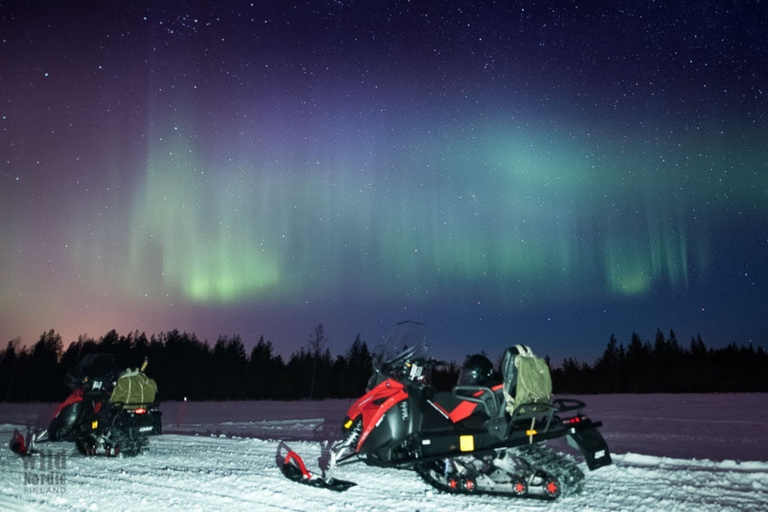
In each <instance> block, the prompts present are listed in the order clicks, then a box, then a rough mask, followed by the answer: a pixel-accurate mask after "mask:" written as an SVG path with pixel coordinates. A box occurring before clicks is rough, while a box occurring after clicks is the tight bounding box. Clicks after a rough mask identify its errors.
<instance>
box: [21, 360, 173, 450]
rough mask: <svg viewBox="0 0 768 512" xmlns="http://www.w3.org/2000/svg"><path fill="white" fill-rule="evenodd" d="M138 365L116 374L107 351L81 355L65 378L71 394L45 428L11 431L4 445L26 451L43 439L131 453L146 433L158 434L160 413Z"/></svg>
mask: <svg viewBox="0 0 768 512" xmlns="http://www.w3.org/2000/svg"><path fill="white" fill-rule="evenodd" d="M146 366H147V361H146V360H145V361H144V364H143V365H142V367H141V368H140V369H128V370H125V371H123V372H122V373H120V374H118V371H117V367H116V365H115V358H114V356H113V355H111V354H104V353H95V354H88V355H86V356H84V357H83V359H82V360H81V361H80V363H79V364H78V365H77V366H75V367H74V368H71V369H70V370H69V371H68V372H67V375H66V378H65V382H66V384H67V387H69V389H70V390H71V394H70V395H69V396H68V397H67V399H66V400H64V402H62V403H61V405H59V407H58V408H57V409H56V411H55V412H54V414H53V418H52V419H51V421H50V423H49V425H48V428H47V429H45V430H41V431H37V432H31V431H28V432H27V436H26V438H25V436H24V435H23V434H22V433H21V432H19V431H18V430H15V431H14V434H13V437H12V438H11V442H10V448H11V450H12V451H14V452H15V453H18V454H19V455H31V454H33V453H35V452H37V451H39V450H38V445H40V444H43V443H50V442H57V441H69V442H74V443H75V447H76V448H77V450H78V451H79V452H80V453H82V454H83V455H106V456H112V457H115V456H118V455H123V456H134V455H138V454H139V453H141V452H143V451H145V450H146V449H147V447H148V446H149V439H148V436H152V435H159V434H161V433H162V413H161V412H160V408H159V402H157V401H156V400H155V394H156V391H157V386H156V384H155V382H154V380H152V379H151V378H149V377H147V376H146V375H145V374H144V370H145V369H146Z"/></svg>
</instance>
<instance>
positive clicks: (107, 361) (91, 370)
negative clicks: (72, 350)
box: [65, 352, 117, 390]
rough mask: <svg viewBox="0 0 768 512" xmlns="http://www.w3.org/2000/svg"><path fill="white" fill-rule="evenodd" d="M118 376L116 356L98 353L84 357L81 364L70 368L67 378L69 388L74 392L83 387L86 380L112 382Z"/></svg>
mask: <svg viewBox="0 0 768 512" xmlns="http://www.w3.org/2000/svg"><path fill="white" fill-rule="evenodd" d="M116 375H117V366H116V364H115V356H113V355H112V354H105V353H101V352H97V353H94V354H87V355H85V356H83V358H82V359H81V360H80V363H79V364H78V365H77V366H75V367H74V368H70V369H69V371H68V372H67V375H66V377H65V383H66V384H67V387H69V388H70V389H72V390H75V389H78V388H80V387H82V385H83V382H84V381H86V380H94V379H104V380H112V379H114V378H115V376H116Z"/></svg>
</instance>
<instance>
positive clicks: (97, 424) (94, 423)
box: [91, 421, 99, 430]
mask: <svg viewBox="0 0 768 512" xmlns="http://www.w3.org/2000/svg"><path fill="white" fill-rule="evenodd" d="M97 428H99V422H98V421H94V422H93V423H91V430H96V429H97Z"/></svg>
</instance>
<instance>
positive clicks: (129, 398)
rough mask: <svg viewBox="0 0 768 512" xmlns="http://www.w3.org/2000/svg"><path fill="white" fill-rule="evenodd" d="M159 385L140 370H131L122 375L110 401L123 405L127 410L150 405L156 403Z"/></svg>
mask: <svg viewBox="0 0 768 512" xmlns="http://www.w3.org/2000/svg"><path fill="white" fill-rule="evenodd" d="M156 394H157V383H156V382H155V381H154V379H152V378H150V377H147V375H146V374H145V373H144V372H142V371H141V370H139V369H138V368H133V369H131V368H129V369H127V370H125V371H124V372H123V373H121V374H120V377H118V379H117V385H116V386H115V389H114V390H113V391H112V396H111V397H110V398H109V401H110V402H112V403H113V404H122V406H123V407H124V408H126V409H133V408H135V407H137V406H138V405H148V404H151V403H152V402H154V401H155V395H156Z"/></svg>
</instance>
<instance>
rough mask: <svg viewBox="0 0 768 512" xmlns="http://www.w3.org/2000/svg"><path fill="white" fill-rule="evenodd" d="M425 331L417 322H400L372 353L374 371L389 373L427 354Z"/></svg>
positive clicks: (422, 325)
mask: <svg viewBox="0 0 768 512" xmlns="http://www.w3.org/2000/svg"><path fill="white" fill-rule="evenodd" d="M428 348H429V347H428V346H427V329H426V326H425V325H424V324H421V323H418V322H410V321H409V322H400V323H399V324H397V325H396V326H395V328H394V329H393V330H392V332H391V333H390V334H389V336H388V337H387V339H386V341H385V342H384V344H383V345H379V346H378V347H376V348H375V349H374V351H373V365H374V369H375V370H376V371H378V372H381V373H389V372H391V371H392V370H395V369H397V368H399V367H401V366H402V365H404V364H406V363H408V362H409V361H413V360H414V359H417V358H420V357H423V356H424V354H426V353H427V349H428Z"/></svg>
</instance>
